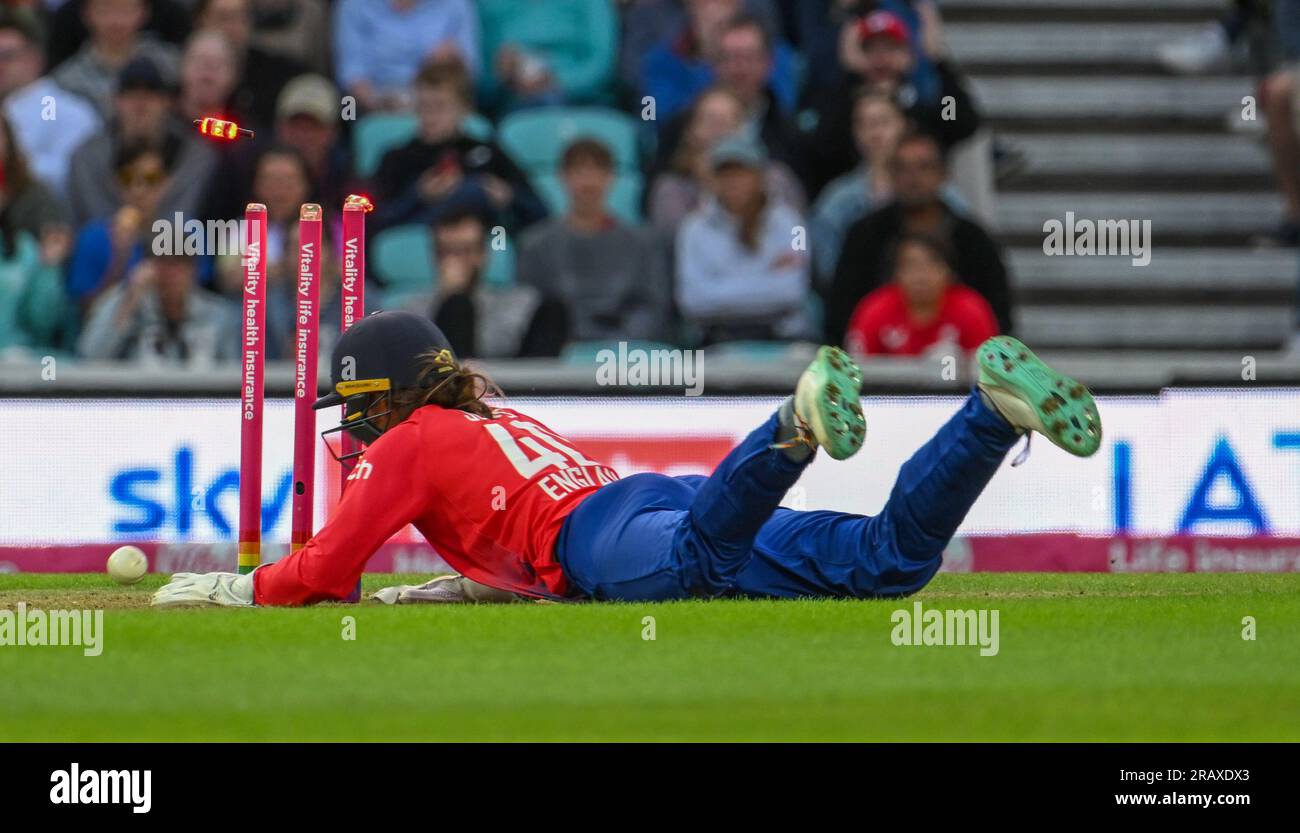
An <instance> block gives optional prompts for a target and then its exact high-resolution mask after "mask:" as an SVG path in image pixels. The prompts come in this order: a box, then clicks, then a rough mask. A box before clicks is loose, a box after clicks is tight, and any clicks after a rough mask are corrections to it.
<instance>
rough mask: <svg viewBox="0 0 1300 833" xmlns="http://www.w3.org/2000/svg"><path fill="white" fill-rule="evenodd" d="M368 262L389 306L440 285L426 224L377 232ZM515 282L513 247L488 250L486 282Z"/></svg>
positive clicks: (371, 245)
mask: <svg viewBox="0 0 1300 833" xmlns="http://www.w3.org/2000/svg"><path fill="white" fill-rule="evenodd" d="M369 265H370V267H371V269H373V271H374V273H375V276H376V277H377V278H378V279H379V282H380V283H381V284H382V285H383V287H384V291H383V296H384V303H385V305H386V306H388V307H397V306H401V305H402V302H403V301H406V300H408V299H409V298H411V297H412V296H414V295H418V294H420V293H423V292H431V291H432V290H433V289H434V288H435V287H436V286H437V285H438V267H437V263H436V262H435V260H434V251H433V241H432V240H431V239H430V237H429V230H428V229H427V228H426V227H425V226H421V225H406V226H396V227H394V228H390V229H386V230H385V231H381V232H380V233H379V234H377V235H375V238H374V240H373V241H371V244H370V264H369ZM514 282H515V252H514V247H513V246H510V245H507V246H506V248H505V249H502V250H496V249H492V250H489V252H488V261H487V266H486V267H485V268H484V270H483V283H484V284H485V285H487V286H509V285H511V284H513V283H514Z"/></svg>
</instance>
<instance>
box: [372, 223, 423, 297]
mask: <svg viewBox="0 0 1300 833" xmlns="http://www.w3.org/2000/svg"><path fill="white" fill-rule="evenodd" d="M369 255H370V263H369V264H368V266H369V267H370V268H371V270H372V271H373V272H374V274H375V277H376V278H377V279H378V280H379V282H380V284H381V285H382V286H383V287H384V291H383V295H384V301H385V303H386V305H388V306H400V300H401V299H404V298H406V297H409V296H411V295H415V294H418V293H421V292H428V291H430V290H432V289H433V288H434V286H436V285H437V282H438V280H437V269H436V268H435V266H434V262H433V246H432V245H431V241H430V240H429V230H428V229H427V228H425V227H424V226H419V225H410V226H396V227H394V228H390V229H386V230H384V231H381V232H380V233H379V234H376V235H375V237H374V239H373V240H372V241H371V242H370V252H369Z"/></svg>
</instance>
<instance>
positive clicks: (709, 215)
mask: <svg viewBox="0 0 1300 833" xmlns="http://www.w3.org/2000/svg"><path fill="white" fill-rule="evenodd" d="M710 159H711V160H712V162H713V188H714V193H715V198H714V199H711V200H709V201H708V202H707V203H705V204H704V205H703V206H701V207H700V208H699V209H698V210H696V211H695V212H694V213H692V214H691V216H689V217H688V218H687V219H686V221H685V222H684V223H683V224H682V227H681V229H680V230H679V231H678V234H677V252H676V254H677V291H676V297H677V305H678V307H679V309H680V310H681V312H682V315H683V316H684V317H685V319H686V320H687V322H688V323H690V324H691V325H692V326H693V327H695V328H696V329H697V330H698V334H699V340H700V341H701V342H702V343H704V344H713V343H717V342H722V341H736V340H774V339H775V340H784V339H796V338H804V337H806V336H808V335H809V322H808V317H807V310H806V304H807V300H808V291H809V286H810V275H811V271H812V267H811V261H810V259H809V257H808V252H807V249H806V247H805V245H803V244H804V240H805V234H804V233H803V229H804V219H803V217H802V216H801V215H800V214H799V213H798V212H797V211H795V210H794V209H793V208H791V207H790V206H788V205H786V204H785V203H783V202H781V201H779V200H776V199H773V198H772V196H771V195H770V194H769V192H768V189H767V186H766V182H765V177H764V171H765V169H766V167H767V162H768V159H767V153H766V152H765V151H764V150H763V146H762V145H760V144H759V143H758V142H757V141H755V140H754V139H752V138H749V137H748V136H746V135H744V134H743V133H742V134H736V135H733V136H730V137H728V138H726V139H723V140H722V141H720V142H719V143H718V144H717V145H716V146H715V147H714V148H713V151H712V152H711V154H710Z"/></svg>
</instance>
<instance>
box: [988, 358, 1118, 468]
mask: <svg viewBox="0 0 1300 833" xmlns="http://www.w3.org/2000/svg"><path fill="white" fill-rule="evenodd" d="M978 355H979V362H980V378H979V389H980V390H982V391H984V393H985V394H986V395H987V396H988V398H989V399H991V400H992V401H993V404H994V406H995V407H996V408H997V410H998V412H999V413H1000V414H1002V416H1003V417H1004V418H1005V419H1006V420H1007V422H1009V423H1011V425H1012V426H1013V427H1015V428H1019V429H1021V430H1023V431H1031V430H1032V431H1037V432H1038V433H1040V434H1042V435H1043V436H1044V437H1047V439H1049V440H1051V441H1052V442H1053V443H1054V444H1056V445H1058V446H1060V447H1061V448H1063V449H1065V450H1066V451H1068V452H1070V453H1071V454H1073V455H1075V456H1076V457H1091V456H1092V455H1094V454H1096V453H1097V448H1098V446H1100V445H1101V417H1099V416H1098V415H1097V403H1096V402H1094V401H1093V400H1092V394H1091V393H1089V392H1088V389H1087V388H1085V387H1084V386H1083V385H1081V384H1079V383H1078V382H1076V381H1074V380H1073V379H1071V378H1070V377H1069V376H1066V375H1064V374H1062V373H1058V372H1056V371H1055V370H1053V369H1052V368H1050V367H1048V366H1047V365H1046V364H1044V363H1043V361H1042V360H1041V359H1039V358H1038V357H1037V356H1035V355H1034V354H1033V351H1031V350H1030V349H1029V348H1028V347H1026V346H1025V345H1024V344H1022V343H1020V341H1018V340H1017V339H1014V338H1012V337H1011V336H994V337H993V338H990V339H989V340H988V341H986V342H984V343H983V344H981V345H980V346H979V351H978Z"/></svg>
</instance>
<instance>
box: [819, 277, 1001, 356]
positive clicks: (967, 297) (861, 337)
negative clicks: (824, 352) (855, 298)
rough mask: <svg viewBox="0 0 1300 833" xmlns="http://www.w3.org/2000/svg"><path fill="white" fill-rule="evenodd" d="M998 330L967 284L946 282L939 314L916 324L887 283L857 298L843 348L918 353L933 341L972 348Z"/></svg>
mask: <svg viewBox="0 0 1300 833" xmlns="http://www.w3.org/2000/svg"><path fill="white" fill-rule="evenodd" d="M997 334H998V322H997V319H996V318H995V317H994V315H993V310H992V308H991V307H989V304H988V301H985V300H984V298H983V296H981V295H980V294H979V293H978V292H976V291H975V290H973V289H971V288H970V287H968V286H962V285H961V284H952V285H951V286H949V287H948V288H947V289H946V290H945V291H944V295H943V299H942V300H941V301H940V303H939V314H938V315H936V316H935V317H934V320H932V321H930V322H929V323H926V324H920V323H917V322H916V321H914V320H912V318H911V316H910V315H909V314H908V310H907V301H906V299H905V298H904V297H903V290H902V289H901V288H900V287H899V286H898V284H896V283H891V284H887V285H885V286H882V287H880V288H879V289H877V290H875V291H874V292H872V293H871V294H869V295H867V297H865V298H863V299H862V300H861V301H860V302H858V306H857V308H856V309H854V311H853V317H852V318H851V319H850V320H849V329H848V332H847V333H845V335H844V346H845V347H847V348H848V350H849V352H851V353H858V354H866V355H869V354H886V355H894V356H919V355H920V354H922V353H924V352H925V351H926V349H928V348H929V347H931V346H932V345H934V344H938V343H952V344H956V345H958V346H960V347H961V349H962V350H966V351H970V350H974V349H975V348H976V347H979V346H980V344H981V343H983V342H984V340H985V339H987V338H990V337H992V336H995V335H997Z"/></svg>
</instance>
